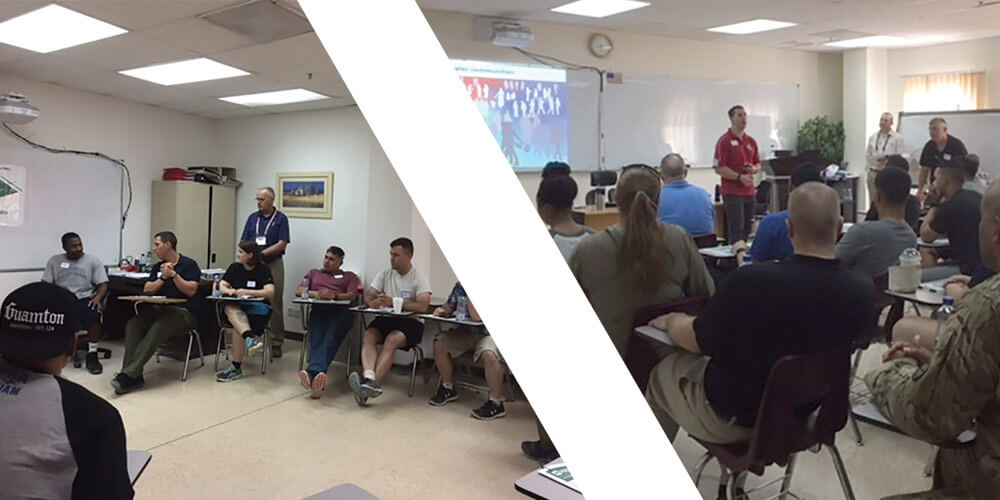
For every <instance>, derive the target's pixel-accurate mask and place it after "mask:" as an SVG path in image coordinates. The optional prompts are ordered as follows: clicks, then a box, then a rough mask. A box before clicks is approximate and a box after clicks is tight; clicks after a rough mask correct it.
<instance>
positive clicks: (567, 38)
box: [424, 10, 842, 204]
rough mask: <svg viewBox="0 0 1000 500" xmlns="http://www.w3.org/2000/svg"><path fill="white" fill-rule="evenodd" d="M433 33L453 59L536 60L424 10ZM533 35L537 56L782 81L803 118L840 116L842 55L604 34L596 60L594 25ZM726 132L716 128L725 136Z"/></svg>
mask: <svg viewBox="0 0 1000 500" xmlns="http://www.w3.org/2000/svg"><path fill="white" fill-rule="evenodd" d="M424 14H425V15H426V17H427V20H428V22H430V24H431V28H432V29H433V30H434V33H435V34H437V36H438V38H439V39H440V40H441V44H442V46H443V47H444V49H445V51H446V52H447V53H448V56H449V57H453V58H465V59H480V60H483V59H485V60H491V61H507V62H520V63H534V62H533V61H532V60H530V59H528V58H526V57H524V56H522V55H521V54H519V53H518V52H516V51H514V50H513V49H505V48H502V47H496V46H494V45H492V44H491V43H489V42H483V41H478V40H476V39H475V37H474V35H473V20H474V16H470V15H467V14H461V13H453V12H442V11H430V10H428V11H424ZM527 24H528V26H529V27H530V28H531V30H532V32H534V34H535V42H534V43H533V44H532V45H531V47H529V50H531V51H532V52H537V53H540V54H545V55H548V56H553V57H558V58H560V59H563V60H566V61H569V62H572V63H574V64H579V65H585V66H597V67H600V68H603V69H608V70H613V71H619V72H624V73H629V72H631V73H641V74H667V75H672V76H679V77H689V78H701V79H718V80H741V81H755V82H782V83H798V84H799V117H800V119H801V121H805V120H807V119H809V118H811V117H813V116H817V115H824V114H825V115H828V116H830V117H831V118H833V119H835V120H840V119H841V106H842V93H841V71H842V68H841V56H840V54H839V53H817V52H804V51H796V50H783V49H769V48H760V47H750V46H744V45H734V44H725V43H718V42H699V41H694V40H683V39H678V38H667V37H660V36H652V35H638V34H632V33H624V32H616V31H606V30H600V31H601V32H603V33H606V34H607V35H608V36H609V37H610V38H611V40H612V42H613V43H614V45H615V50H614V52H613V53H612V54H611V56H609V57H608V58H606V59H598V58H595V57H594V56H592V55H591V54H590V51H589V50H588V49H587V40H588V38H589V37H590V35H591V34H593V33H594V32H596V31H598V30H596V29H595V28H590V27H580V26H566V25H560V24H550V23H540V22H534V21H532V22H528V23H527ZM723 132H724V130H720V131H719V135H722V133H723ZM539 177H540V176H539V174H538V173H518V178H519V179H520V180H521V183H522V184H524V187H525V190H526V191H527V192H528V193H529V194H530V196H531V198H532V199H534V195H535V192H536V191H537V190H538V183H539V182H540V180H539ZM574 179H575V180H576V182H577V184H578V185H579V187H580V195H579V197H578V199H577V203H578V204H582V203H583V195H584V193H585V192H586V190H587V189H588V187H589V185H590V180H589V178H588V177H587V176H585V175H584V176H574ZM689 180H690V181H691V182H692V183H694V184H696V185H700V186H701V187H703V188H705V189H706V190H708V191H709V192H712V191H713V190H714V186H715V184H716V183H717V182H718V179H717V176H715V175H714V174H713V173H712V171H711V170H705V169H699V170H696V171H694V172H692V173H691V175H690V178H689Z"/></svg>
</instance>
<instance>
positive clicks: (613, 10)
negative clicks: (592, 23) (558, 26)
mask: <svg viewBox="0 0 1000 500" xmlns="http://www.w3.org/2000/svg"><path fill="white" fill-rule="evenodd" d="M648 5H649V2H639V1H636V0H576V1H575V2H570V3H568V4H565V5H560V6H558V7H555V8H553V9H552V12H559V13H561V14H574V15H577V16H587V17H608V16H613V15H615V14H621V13H622V12H628V11H630V10H635V9H639V8H642V7H646V6H648Z"/></svg>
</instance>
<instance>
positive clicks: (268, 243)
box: [240, 187, 291, 358]
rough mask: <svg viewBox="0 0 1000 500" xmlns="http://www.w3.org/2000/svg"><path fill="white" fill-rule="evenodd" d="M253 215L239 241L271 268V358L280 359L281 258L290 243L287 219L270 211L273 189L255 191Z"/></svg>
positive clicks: (282, 326)
mask: <svg viewBox="0 0 1000 500" xmlns="http://www.w3.org/2000/svg"><path fill="white" fill-rule="evenodd" d="M257 208H258V209H260V210H259V211H257V212H254V213H252V214H250V216H249V217H247V223H246V225H244V226H243V236H241V237H240V241H253V242H256V243H257V246H259V247H260V248H261V249H262V251H261V253H262V254H263V255H264V263H265V264H267V267H268V268H270V269H271V276H272V278H273V279H274V300H273V301H271V305H272V307H273V308H274V314H272V315H271V355H272V356H273V357H275V358H280V357H281V344H283V343H284V342H285V317H284V305H283V303H284V301H283V300H282V299H283V297H282V294H283V293H284V289H285V264H284V262H282V260H281V256H282V255H285V247H287V246H288V243H289V242H291V238H290V237H289V236H288V217H287V216H285V214H283V213H281V212H279V211H278V210H276V209H275V208H274V188H271V187H262V188H260V189H259V190H257Z"/></svg>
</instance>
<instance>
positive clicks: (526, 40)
mask: <svg viewBox="0 0 1000 500" xmlns="http://www.w3.org/2000/svg"><path fill="white" fill-rule="evenodd" d="M533 41H535V34H534V33H532V32H531V30H529V29H528V27H527V26H525V25H523V24H521V23H519V22H517V21H507V20H504V21H494V22H493V36H492V37H490V42H493V45H499V46H500V47H516V48H519V49H523V48H525V47H527V46H529V45H531V42H533Z"/></svg>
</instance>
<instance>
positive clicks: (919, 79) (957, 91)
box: [903, 72, 986, 111]
mask: <svg viewBox="0 0 1000 500" xmlns="http://www.w3.org/2000/svg"><path fill="white" fill-rule="evenodd" d="M985 96H986V74H985V73H982V72H979V73H945V74H937V75H917V76H907V77H904V78H903V110H904V111H952V110H955V111H966V110H975V109H982V108H984V107H985Z"/></svg>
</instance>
